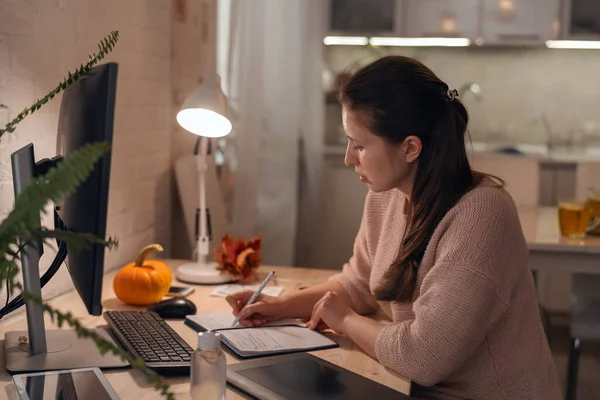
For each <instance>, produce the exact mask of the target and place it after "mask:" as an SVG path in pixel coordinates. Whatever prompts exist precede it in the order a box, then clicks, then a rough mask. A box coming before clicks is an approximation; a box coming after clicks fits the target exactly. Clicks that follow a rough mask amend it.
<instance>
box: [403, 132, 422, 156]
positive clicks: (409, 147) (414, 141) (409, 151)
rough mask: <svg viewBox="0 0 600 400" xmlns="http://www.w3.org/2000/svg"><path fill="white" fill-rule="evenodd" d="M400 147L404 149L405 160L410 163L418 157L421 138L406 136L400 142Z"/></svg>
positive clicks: (420, 148)
mask: <svg viewBox="0 0 600 400" xmlns="http://www.w3.org/2000/svg"><path fill="white" fill-rule="evenodd" d="M402 149H403V151H404V157H406V162H407V163H412V162H415V161H416V160H417V159H418V158H419V155H420V154H421V150H422V149H423V142H421V139H419V138H418V137H417V136H414V135H413V136H408V137H407V138H406V139H404V141H403V142H402Z"/></svg>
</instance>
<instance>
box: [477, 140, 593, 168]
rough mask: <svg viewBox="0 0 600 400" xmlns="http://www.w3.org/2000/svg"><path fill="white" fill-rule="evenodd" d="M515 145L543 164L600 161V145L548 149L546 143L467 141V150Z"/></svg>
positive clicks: (485, 149) (482, 151)
mask: <svg viewBox="0 0 600 400" xmlns="http://www.w3.org/2000/svg"><path fill="white" fill-rule="evenodd" d="M506 147H513V148H515V149H516V150H518V151H520V152H522V153H523V156H527V157H535V158H537V159H538V160H539V161H540V163H542V164H577V163H582V162H595V161H600V146H587V147H583V146H582V147H579V148H573V147H569V146H557V147H554V148H552V149H548V146H547V145H545V144H526V143H522V144H517V145H511V146H508V145H506V146H503V145H501V144H489V143H483V142H472V144H469V143H467V150H469V149H471V148H472V149H473V150H474V151H475V152H476V153H486V152H494V151H496V150H498V149H501V148H506Z"/></svg>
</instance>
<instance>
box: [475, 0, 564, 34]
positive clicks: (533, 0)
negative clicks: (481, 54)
mask: <svg viewBox="0 0 600 400" xmlns="http://www.w3.org/2000/svg"><path fill="white" fill-rule="evenodd" d="M481 11H482V14H481V25H482V32H481V38H482V39H483V43H484V44H539V43H542V42H544V41H546V40H552V39H557V38H558V36H559V27H560V24H559V15H560V0H482V9H481Z"/></svg>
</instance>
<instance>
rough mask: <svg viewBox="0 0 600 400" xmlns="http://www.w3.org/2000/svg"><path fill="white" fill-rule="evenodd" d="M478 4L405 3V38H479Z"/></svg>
mask: <svg viewBox="0 0 600 400" xmlns="http://www.w3.org/2000/svg"><path fill="white" fill-rule="evenodd" d="M479 4H480V0H408V1H407V3H406V35H407V36H408V37H464V38H470V39H475V38H476V37H477V36H478V32H477V30H478V21H479Z"/></svg>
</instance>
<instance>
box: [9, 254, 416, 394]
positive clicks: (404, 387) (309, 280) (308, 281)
mask: <svg viewBox="0 0 600 400" xmlns="http://www.w3.org/2000/svg"><path fill="white" fill-rule="evenodd" d="M166 261H167V263H168V264H169V266H170V267H171V268H172V269H173V270H175V269H176V268H177V266H178V265H180V264H181V263H182V261H177V260H166ZM271 270H275V271H276V275H275V276H276V277H278V280H277V281H276V283H277V284H279V285H282V286H285V291H292V290H297V289H298V288H300V287H302V286H309V285H312V284H315V283H317V282H322V281H325V280H326V279H327V278H328V277H329V276H331V275H332V274H333V273H335V272H336V271H328V270H322V269H306V268H291V267H266V266H263V267H261V273H262V274H265V273H266V271H271ZM114 274H115V273H114V272H112V273H109V274H107V275H105V277H104V282H103V283H104V285H103V291H102V299H103V307H104V309H105V310H136V309H138V310H143V309H144V308H142V307H135V306H129V305H126V304H123V303H121V301H119V300H118V299H117V298H116V297H115V295H114V292H113V289H112V282H113V278H114ZM174 283H177V282H176V281H174ZM212 290H213V287H212V286H196V291H195V293H194V294H193V295H191V296H190V297H189V298H190V299H191V300H192V301H193V302H194V303H196V305H197V307H198V314H202V313H212V312H226V311H230V310H231V308H230V307H229V305H228V304H227V303H226V302H225V300H224V299H223V298H220V297H211V296H209V293H210V292H211V291H212ZM284 293H285V292H284ZM49 303H50V304H51V305H53V306H55V307H57V308H59V309H60V310H62V311H71V312H72V313H73V315H74V316H76V317H78V318H79V319H80V321H81V322H82V323H83V324H84V325H85V326H87V327H96V326H102V325H105V322H104V320H103V318H102V317H94V316H90V315H88V313H87V311H86V310H85V307H84V305H83V303H82V302H81V300H80V299H79V296H78V295H77V292H75V291H74V290H73V291H70V292H68V293H66V294H63V295H61V296H59V297H57V298H55V299H53V300H52V301H50V302H49ZM169 323H170V325H171V326H172V327H173V329H175V331H177V333H179V334H180V335H181V336H182V337H183V338H184V339H185V340H186V341H187V342H188V343H189V344H190V345H191V346H192V348H196V342H197V339H196V337H197V333H196V332H195V331H194V330H192V329H191V328H189V327H187V326H186V325H184V324H183V321H170V322H169ZM46 327H47V328H52V329H56V327H55V326H54V325H53V324H51V323H50V321H49V320H48V319H46ZM22 329H26V321H25V314H24V313H23V312H21V313H19V314H18V315H16V316H14V317H11V319H9V317H6V319H5V320H4V321H2V323H0V338H2V343H0V386H1V387H0V398H6V397H7V396H11V395H12V396H13V397H8V398H16V396H15V395H14V392H13V389H12V381H11V378H10V375H9V374H8V373H7V372H6V370H5V368H4V343H3V342H4V332H6V331H11V330H22ZM331 337H332V338H333V339H334V340H335V341H336V342H338V343H339V344H340V347H339V348H335V349H328V350H321V351H315V352H312V354H314V355H316V356H318V357H322V358H324V359H326V360H328V361H330V362H332V363H334V364H337V365H339V366H341V367H344V368H346V369H349V370H351V371H354V372H356V373H358V374H360V375H363V376H365V377H367V378H370V379H372V380H374V381H377V382H379V383H382V384H384V385H387V386H389V387H391V388H393V389H396V390H398V391H400V392H402V393H405V394H408V393H409V391H410V380H408V379H405V378H403V377H400V376H398V375H397V374H395V373H394V372H392V371H389V370H387V369H386V368H384V367H383V366H382V365H381V364H379V363H378V362H377V361H376V360H374V359H372V358H371V357H369V356H368V355H366V354H365V353H363V352H362V350H360V349H359V348H358V347H357V346H355V345H354V344H353V343H352V342H351V341H350V340H349V339H348V338H346V337H343V336H340V335H335V334H331ZM227 362H228V364H233V363H237V362H243V361H241V360H237V359H236V358H234V357H233V356H231V355H229V354H227ZM104 374H105V375H106V377H107V379H108V380H109V381H110V383H111V385H112V386H113V387H114V389H115V390H116V392H117V393H118V394H119V396H120V397H121V399H123V400H149V399H161V398H162V397H161V396H160V395H159V394H158V393H157V392H156V391H154V389H153V388H152V387H151V386H149V385H148V384H147V383H146V381H145V378H144V377H143V375H142V374H141V373H140V372H139V371H136V370H132V369H128V370H124V371H113V372H111V371H105V372H104ZM167 381H168V382H169V384H170V385H171V390H172V391H173V392H174V393H175V394H176V398H178V399H189V378H188V377H178V378H169V379H167ZM243 398H245V397H243V396H242V395H240V394H238V393H236V392H234V391H232V390H228V393H227V399H229V400H231V399H243Z"/></svg>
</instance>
